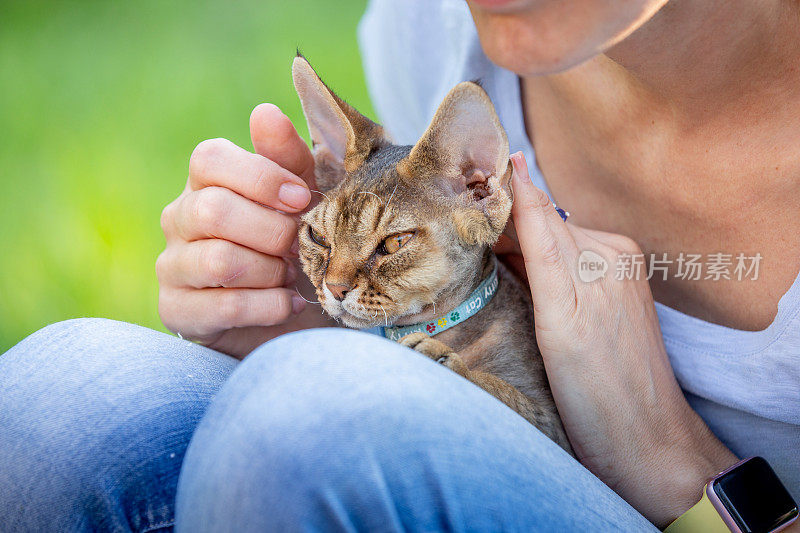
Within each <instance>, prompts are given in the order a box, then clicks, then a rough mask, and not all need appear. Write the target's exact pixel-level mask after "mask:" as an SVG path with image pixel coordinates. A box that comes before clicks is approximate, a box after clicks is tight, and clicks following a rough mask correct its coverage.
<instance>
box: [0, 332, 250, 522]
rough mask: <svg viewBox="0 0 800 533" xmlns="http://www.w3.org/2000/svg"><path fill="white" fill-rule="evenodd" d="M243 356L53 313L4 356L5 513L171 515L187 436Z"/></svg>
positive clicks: (103, 517) (0, 500)
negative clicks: (53, 319)
mask: <svg viewBox="0 0 800 533" xmlns="http://www.w3.org/2000/svg"><path fill="white" fill-rule="evenodd" d="M234 365H235V361H234V360H232V359H231V358H228V357H226V356H223V355H221V354H218V353H216V352H213V351H211V350H207V349H205V348H203V347H200V346H197V345H193V344H191V343H188V342H185V341H181V340H179V339H175V338H173V337H171V336H169V335H165V334H163V333H159V332H156V331H152V330H148V329H146V328H143V327H140V326H135V325H131V324H125V323H121V322H116V321H111V320H104V319H77V320H70V321H66V322H60V323H57V324H53V325H51V326H48V327H46V328H44V329H42V330H40V331H38V332H36V333H34V334H33V335H31V336H30V337H28V338H27V339H25V340H23V341H22V342H20V343H19V344H18V345H16V346H14V347H13V348H12V349H11V350H9V351H8V352H7V353H6V354H3V355H2V356H0V390H2V391H3V393H2V394H0V425H2V427H3V431H2V432H0V470H1V471H3V472H4V483H3V486H0V513H2V516H0V523H6V524H8V523H11V524H15V525H16V526H18V528H19V529H25V528H26V526H37V527H30V528H31V529H48V528H52V529H69V528H70V527H77V526H76V524H77V522H76V521H83V522H84V523H83V526H85V527H99V528H100V529H103V528H106V527H108V528H113V527H115V526H116V525H117V524H116V523H115V521H123V522H125V523H128V524H130V525H132V526H137V525H138V526H142V527H144V526H148V525H149V524H151V523H158V522H159V521H164V520H171V519H172V504H171V503H169V504H168V505H166V504H165V505H161V506H160V505H159V504H158V503H157V502H160V501H163V502H166V501H168V500H169V499H171V498H173V497H174V489H175V484H176V482H177V475H178V472H179V469H180V464H181V460H182V457H183V453H184V450H185V448H186V445H187V444H188V441H189V439H190V437H191V434H192V432H193V430H194V428H195V426H196V424H197V422H198V421H199V419H200V417H201V416H202V414H203V413H204V412H205V407H206V405H207V404H208V402H209V401H210V398H211V396H212V395H213V394H214V393H215V392H216V390H217V389H218V388H219V386H220V385H221V384H222V382H223V381H224V379H225V377H227V375H228V374H229V373H230V372H231V371H232V370H233V368H234ZM167 493H169V494H167ZM20 495H23V496H20ZM147 499H149V501H146V500H147ZM154 505H155V507H153V506H154ZM143 509H145V510H147V512H146V513H139V512H138V511H141V510H143ZM109 521H110V522H109Z"/></svg>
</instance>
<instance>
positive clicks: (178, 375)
mask: <svg viewBox="0 0 800 533" xmlns="http://www.w3.org/2000/svg"><path fill="white" fill-rule="evenodd" d="M654 497H657V495H654ZM173 527H174V528H175V529H177V530H178V531H186V532H202V531H215V532H217V531H299V530H306V531H307V530H349V531H353V530H380V531H399V530H418V531H423V530H424V531H431V530H456V531H467V530H507V531H531V530H542V531H550V530H554V531H611V530H623V531H655V529H654V528H653V526H652V525H650V524H649V523H648V522H647V521H646V520H645V519H644V518H643V517H642V516H641V515H639V514H638V513H637V512H636V511H635V510H634V509H632V508H631V507H630V506H629V505H628V504H627V503H625V502H624V501H623V500H622V499H621V498H620V497H619V496H617V495H616V494H615V493H614V492H613V491H611V490H610V489H609V488H608V487H606V486H605V485H604V484H603V483H602V482H600V481H599V480H598V479H597V478H595V477H594V476H592V475H591V474H590V473H589V472H588V471H587V470H586V469H584V468H583V467H582V466H581V465H580V464H579V463H577V462H576V461H575V460H573V459H572V458H571V457H569V456H568V455H567V454H566V453H564V452H563V451H562V450H561V449H560V448H558V447H557V446H556V445H555V444H553V443H552V442H550V441H549V440H548V439H547V438H546V437H544V436H543V435H542V434H541V433H540V432H539V431H537V430H536V429H534V428H533V427H532V426H530V425H528V423H527V422H525V420H523V419H522V418H521V417H519V416H518V415H517V414H515V413H514V412H512V411H511V410H509V409H508V408H506V407H505V406H504V405H503V404H501V403H500V402H499V401H497V400H495V399H494V398H492V397H491V396H489V395H488V394H486V393H485V392H484V391H482V390H481V389H479V388H477V387H476V386H474V385H472V384H471V383H469V382H467V381H466V380H463V379H462V378H461V377H459V376H457V375H456V374H454V373H452V372H450V371H449V370H447V369H445V368H443V367H441V366H440V365H437V364H435V363H434V362H432V361H431V360H429V359H427V358H425V357H423V356H421V355H419V354H417V353H415V352H413V351H411V350H408V349H406V348H403V347H401V346H399V345H397V344H394V343H391V342H389V341H387V340H385V339H382V338H379V337H377V336H374V335H369V334H366V333H360V332H355V331H349V330H343V329H325V330H310V331H305V332H300V333H295V334H290V335H285V336H282V337H280V338H278V339H275V340H273V341H271V342H268V343H266V344H264V345H263V346H261V347H260V348H258V349H257V350H255V351H254V352H253V353H252V354H251V355H250V356H248V357H247V358H246V359H245V361H244V362H242V363H237V362H236V361H235V360H234V359H232V358H230V357H227V356H225V355H222V354H219V353H217V352H214V351H212V350H209V349H207V348H203V347H201V346H197V345H195V344H192V343H189V342H186V341H182V340H179V339H176V338H174V337H171V336H168V335H165V334H162V333H158V332H155V331H151V330H148V329H145V328H142V327H139V326H134V325H130V324H124V323H120V322H113V321H110V320H101V319H79V320H71V321H67V322H62V323H59V324H54V325H52V326H48V327H47V328H44V329H43V330H41V331H39V332H37V333H35V334H33V335H31V336H30V337H28V338H27V339H25V340H23V341H22V342H21V343H20V344H18V345H17V346H15V347H14V348H12V349H11V350H10V351H8V352H7V353H6V354H4V355H2V356H0V531H3V532H16V531H139V532H142V531H162V530H163V531H167V530H171V529H173Z"/></svg>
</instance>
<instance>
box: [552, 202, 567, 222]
mask: <svg viewBox="0 0 800 533" xmlns="http://www.w3.org/2000/svg"><path fill="white" fill-rule="evenodd" d="M553 207H554V208H555V210H556V213H558V216H560V217H561V220H563V221H564V222H566V221H567V219H568V218H569V211H564V210H563V209H561V208H560V207H558V206H557V205H556V204H553Z"/></svg>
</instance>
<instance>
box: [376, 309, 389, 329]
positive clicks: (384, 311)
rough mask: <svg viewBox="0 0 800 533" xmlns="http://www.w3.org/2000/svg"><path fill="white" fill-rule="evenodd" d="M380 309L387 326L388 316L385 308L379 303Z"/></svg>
mask: <svg viewBox="0 0 800 533" xmlns="http://www.w3.org/2000/svg"><path fill="white" fill-rule="evenodd" d="M378 305H380V304H378ZM381 311H383V322H384V323H385V324H386V326H387V327H388V326H389V317H388V316H387V315H386V309H384V308H383V306H382V305H381ZM375 316H377V315H375Z"/></svg>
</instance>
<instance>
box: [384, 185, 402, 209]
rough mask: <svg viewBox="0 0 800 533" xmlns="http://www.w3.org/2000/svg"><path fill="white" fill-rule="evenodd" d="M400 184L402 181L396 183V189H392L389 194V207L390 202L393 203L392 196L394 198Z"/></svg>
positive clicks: (387, 203)
mask: <svg viewBox="0 0 800 533" xmlns="http://www.w3.org/2000/svg"><path fill="white" fill-rule="evenodd" d="M398 185H400V182H399V181H398V182H397V183H395V184H394V189H392V194H391V195H390V196H389V201H388V202H386V207H389V204H390V203H392V198H394V193H395V191H396V190H397V186H398Z"/></svg>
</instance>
